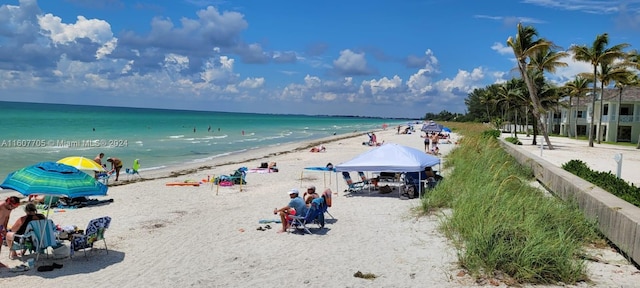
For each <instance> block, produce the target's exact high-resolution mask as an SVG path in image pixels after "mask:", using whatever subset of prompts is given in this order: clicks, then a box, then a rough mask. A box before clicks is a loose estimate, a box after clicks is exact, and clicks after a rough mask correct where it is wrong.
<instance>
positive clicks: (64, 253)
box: [53, 245, 71, 259]
mask: <svg viewBox="0 0 640 288" xmlns="http://www.w3.org/2000/svg"><path fill="white" fill-rule="evenodd" d="M70 251H71V250H70V249H69V246H67V245H61V246H60V247H58V248H56V249H53V259H64V258H67V257H69V252H70Z"/></svg>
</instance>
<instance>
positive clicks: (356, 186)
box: [342, 171, 366, 192]
mask: <svg viewBox="0 0 640 288" xmlns="http://www.w3.org/2000/svg"><path fill="white" fill-rule="evenodd" d="M342 178H343V179H344V181H345V182H347V186H348V189H347V190H346V191H348V192H357V191H360V190H362V189H363V188H364V187H365V185H366V183H364V182H353V180H352V179H351V175H350V174H349V172H346V171H344V172H342Z"/></svg>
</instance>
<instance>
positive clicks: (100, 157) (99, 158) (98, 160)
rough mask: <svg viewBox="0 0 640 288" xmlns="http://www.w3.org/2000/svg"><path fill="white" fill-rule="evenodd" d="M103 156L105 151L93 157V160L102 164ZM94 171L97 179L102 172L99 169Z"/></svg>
mask: <svg viewBox="0 0 640 288" xmlns="http://www.w3.org/2000/svg"><path fill="white" fill-rule="evenodd" d="M102 158H104V153H100V154H98V156H96V158H93V161H95V162H96V163H98V165H100V166H102ZM94 172H95V177H96V179H98V175H99V174H100V172H99V171H94Z"/></svg>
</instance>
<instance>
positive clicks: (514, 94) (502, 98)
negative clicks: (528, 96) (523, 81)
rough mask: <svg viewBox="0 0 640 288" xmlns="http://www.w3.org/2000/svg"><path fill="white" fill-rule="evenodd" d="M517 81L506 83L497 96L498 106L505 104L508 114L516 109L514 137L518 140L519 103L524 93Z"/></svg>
mask: <svg viewBox="0 0 640 288" xmlns="http://www.w3.org/2000/svg"><path fill="white" fill-rule="evenodd" d="M518 86H519V85H518V83H517V79H515V78H514V79H511V80H509V81H507V82H506V83H504V84H502V85H500V86H499V87H498V94H497V95H496V96H497V97H496V102H497V104H503V105H505V106H506V107H507V109H506V110H507V113H509V112H510V110H511V108H512V107H516V108H515V109H514V112H515V114H514V115H515V116H514V121H513V134H514V135H513V137H514V138H518V133H517V132H518V109H517V106H518V103H519V102H521V100H520V99H521V98H520V95H521V94H522V91H521V90H520V88H519V87H518Z"/></svg>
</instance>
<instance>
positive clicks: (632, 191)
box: [562, 160, 640, 207]
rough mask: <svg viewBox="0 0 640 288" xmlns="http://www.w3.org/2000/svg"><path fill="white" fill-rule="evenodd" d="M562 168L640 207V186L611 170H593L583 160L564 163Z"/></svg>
mask: <svg viewBox="0 0 640 288" xmlns="http://www.w3.org/2000/svg"><path fill="white" fill-rule="evenodd" d="M562 169H564V170H566V171H568V172H570V173H572V174H574V175H576V176H578V177H580V178H582V179H584V180H585V181H588V182H589V183H592V184H594V185H596V186H598V187H600V188H602V189H604V190H606V191H609V193H611V194H613V195H615V196H617V197H618V198H620V199H622V200H625V201H627V202H629V203H631V204H633V205H635V206H637V207H640V188H638V187H635V185H633V183H632V184H629V183H628V182H626V181H624V180H623V179H620V178H618V177H617V176H616V175H613V174H612V173H611V171H609V172H602V171H594V170H591V169H590V168H589V166H588V165H587V164H586V163H584V162H582V161H581V160H571V161H569V162H567V163H565V164H562Z"/></svg>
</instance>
